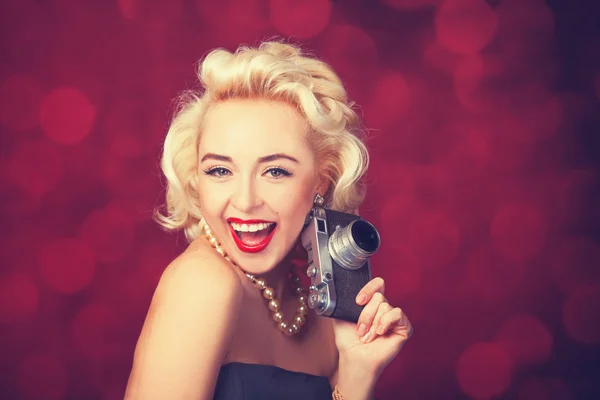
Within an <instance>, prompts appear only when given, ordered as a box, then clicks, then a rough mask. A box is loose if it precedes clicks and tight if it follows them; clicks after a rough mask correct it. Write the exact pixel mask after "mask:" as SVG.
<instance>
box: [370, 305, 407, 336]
mask: <svg viewBox="0 0 600 400" xmlns="http://www.w3.org/2000/svg"><path fill="white" fill-rule="evenodd" d="M377 329H378V333H379V332H383V333H380V334H385V333H386V332H388V331H389V330H390V329H391V330H392V331H393V332H394V333H396V334H399V335H403V336H406V338H407V339H408V338H409V337H410V336H411V335H412V332H413V328H412V324H411V323H410V320H409V319H408V317H407V316H406V314H405V313H404V311H402V309H401V308H398V307H396V308H394V309H392V310H391V311H390V312H388V313H387V314H385V315H384V316H382V317H381V320H380V321H379V327H378V328H377Z"/></svg>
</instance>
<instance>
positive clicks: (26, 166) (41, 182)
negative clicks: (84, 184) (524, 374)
mask: <svg viewBox="0 0 600 400" xmlns="http://www.w3.org/2000/svg"><path fill="white" fill-rule="evenodd" d="M5 173H6V175H8V178H9V179H10V180H11V181H12V182H13V183H14V184H15V185H16V186H18V187H19V188H21V189H23V190H24V191H25V192H27V193H29V194H31V195H33V196H37V197H41V196H43V195H45V194H46V193H48V192H49V191H50V190H52V189H53V188H54V187H55V186H56V184H57V183H58V181H59V180H60V178H61V175H62V173H63V158H62V156H61V154H60V152H59V151H58V149H57V148H56V147H55V146H54V145H53V144H52V143H50V142H49V141H47V140H44V139H32V140H25V141H21V142H19V143H18V144H17V146H16V148H15V149H14V151H13V152H12V153H11V154H10V156H9V158H8V160H7V169H6V171H5Z"/></svg>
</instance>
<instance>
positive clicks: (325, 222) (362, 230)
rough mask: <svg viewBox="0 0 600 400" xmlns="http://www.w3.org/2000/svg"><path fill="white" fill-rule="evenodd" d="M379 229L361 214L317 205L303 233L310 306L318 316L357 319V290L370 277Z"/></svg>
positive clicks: (378, 239) (378, 241) (377, 245)
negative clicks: (371, 262)
mask: <svg viewBox="0 0 600 400" xmlns="http://www.w3.org/2000/svg"><path fill="white" fill-rule="evenodd" d="M379 245H380V237H379V233H378V232H377V229H375V227H374V226H373V225H372V224H370V223H369V222H367V221H365V220H363V219H361V218H360V217H358V216H356V215H353V214H348V213H344V212H340V211H335V210H329V209H324V208H321V207H318V206H315V207H314V208H313V209H312V210H311V212H310V214H309V216H308V217H307V225H306V227H305V229H304V231H303V232H302V246H303V247H304V248H305V249H306V251H307V252H308V268H307V270H306V274H307V275H308V277H309V278H310V279H311V285H310V293H309V295H308V306H309V307H310V308H311V309H312V310H314V311H315V313H317V314H318V315H321V316H324V317H330V318H335V319H340V320H345V321H350V322H356V321H358V317H359V315H360V313H361V311H362V309H363V307H364V306H359V305H358V304H356V296H357V295H358V292H359V291H360V290H361V289H362V288H363V287H364V285H365V284H367V283H368V282H369V281H370V280H371V265H370V263H369V257H371V256H372V255H373V254H375V252H376V251H377V250H378V249H379Z"/></svg>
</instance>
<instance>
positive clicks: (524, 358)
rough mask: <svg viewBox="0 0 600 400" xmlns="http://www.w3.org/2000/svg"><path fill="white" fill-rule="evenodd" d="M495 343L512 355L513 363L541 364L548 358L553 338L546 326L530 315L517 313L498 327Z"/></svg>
mask: <svg viewBox="0 0 600 400" xmlns="http://www.w3.org/2000/svg"><path fill="white" fill-rule="evenodd" d="M496 340H497V343H498V344H500V345H501V346H502V347H503V348H504V349H505V350H506V352H507V353H508V354H509V355H510V356H511V357H512V359H513V362H514V363H520V364H541V363H544V362H546V361H548V360H549V359H550V354H551V352H552V345H553V342H554V340H553V338H552V334H551V333H550V330H549V329H548V327H547V326H546V325H545V324H544V323H543V322H542V321H541V320H540V319H539V318H536V317H534V316H532V315H518V316H514V317H512V318H510V319H509V320H507V321H506V322H505V323H504V325H502V327H501V328H500V330H499V332H498V334H497V336H496Z"/></svg>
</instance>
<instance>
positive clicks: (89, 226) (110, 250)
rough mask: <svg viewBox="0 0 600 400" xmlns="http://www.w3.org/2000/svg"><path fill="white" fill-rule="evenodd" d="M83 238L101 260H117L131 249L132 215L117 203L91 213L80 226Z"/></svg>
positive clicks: (97, 258) (132, 234)
mask: <svg viewBox="0 0 600 400" xmlns="http://www.w3.org/2000/svg"><path fill="white" fill-rule="evenodd" d="M79 233H80V236H81V238H82V239H83V240H84V241H86V242H87V243H88V245H89V246H90V247H91V248H92V249H93V251H94V254H95V257H96V260H97V261H99V262H117V261H120V260H122V259H123V257H125V255H126V254H127V253H128V252H129V250H130V249H131V246H132V243H133V238H134V226H133V222H132V220H131V217H130V216H129V215H128V214H127V213H126V212H125V211H123V210H122V209H121V207H119V206H116V205H112V204H111V205H109V206H108V207H106V208H104V209H101V210H95V211H93V212H92V213H90V214H89V215H88V216H87V218H86V219H85V221H84V222H83V224H82V225H81V228H80V231H79Z"/></svg>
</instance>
